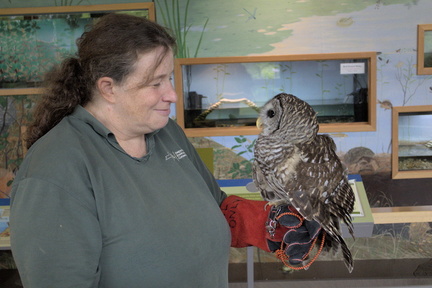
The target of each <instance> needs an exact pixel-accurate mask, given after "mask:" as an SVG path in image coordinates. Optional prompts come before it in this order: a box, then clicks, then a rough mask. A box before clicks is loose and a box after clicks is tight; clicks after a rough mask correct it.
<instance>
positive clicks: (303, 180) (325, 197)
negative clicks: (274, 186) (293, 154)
mask: <svg viewBox="0 0 432 288" xmlns="http://www.w3.org/2000/svg"><path fill="white" fill-rule="evenodd" d="M335 147H336V145H335V143H334V141H333V139H332V138H330V137H329V136H327V135H318V136H317V137H316V139H315V140H314V141H313V143H312V144H311V143H309V144H308V145H299V150H300V151H301V152H300V153H301V159H302V160H301V161H300V162H299V164H298V165H297V168H296V170H297V171H296V179H294V180H293V181H290V182H289V183H287V187H286V191H287V193H288V194H289V195H290V199H291V202H292V203H293V205H294V207H296V209H297V210H299V213H300V214H302V215H303V217H305V218H306V219H308V220H311V219H314V220H316V221H318V222H320V223H327V222H329V221H330V219H331V218H332V217H337V218H339V219H342V220H344V221H345V222H348V223H350V221H348V220H349V219H350V213H351V212H352V210H353V207H354V193H353V191H352V189H351V186H350V185H349V183H348V178H347V174H346V169H345V168H344V166H343V164H342V163H341V161H340V160H339V158H338V156H337V155H336V152H335Z"/></svg>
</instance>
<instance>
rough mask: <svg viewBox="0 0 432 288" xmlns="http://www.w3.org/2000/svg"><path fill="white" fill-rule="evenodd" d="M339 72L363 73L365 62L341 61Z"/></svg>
mask: <svg viewBox="0 0 432 288" xmlns="http://www.w3.org/2000/svg"><path fill="white" fill-rule="evenodd" d="M340 73H341V74H364V73H365V63H341V64H340Z"/></svg>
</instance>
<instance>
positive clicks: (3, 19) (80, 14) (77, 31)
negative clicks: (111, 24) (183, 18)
mask: <svg viewBox="0 0 432 288" xmlns="http://www.w3.org/2000/svg"><path fill="white" fill-rule="evenodd" d="M109 12H116V13H128V14H133V15H137V16H142V17H147V18H150V19H154V3H132V4H112V5H86V6H56V7H33V8H10V9H2V10H1V11H0V39H1V46H2V47H1V53H0V71H1V73H0V88H28V87H38V86H40V83H41V81H42V80H43V79H42V77H43V75H44V74H45V73H46V72H47V71H48V70H49V69H51V68H52V66H53V65H54V64H56V63H58V62H60V61H61V60H62V59H63V58H65V57H66V56H67V55H72V54H74V53H75V52H76V44H75V41H76V39H77V38H78V37H80V36H81V34H82V33H83V32H84V28H85V26H86V25H88V24H89V23H92V22H93V21H95V20H97V19H98V18H99V17H101V16H102V15H104V14H106V13H109Z"/></svg>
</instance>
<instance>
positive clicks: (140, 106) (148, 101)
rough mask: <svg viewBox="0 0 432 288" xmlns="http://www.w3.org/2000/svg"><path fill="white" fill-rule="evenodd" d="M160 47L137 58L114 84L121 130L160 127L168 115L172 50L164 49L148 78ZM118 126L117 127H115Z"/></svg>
mask: <svg viewBox="0 0 432 288" xmlns="http://www.w3.org/2000/svg"><path fill="white" fill-rule="evenodd" d="M163 51H164V50H163V48H162V47H160V48H157V49H156V50H154V51H153V52H150V53H147V54H144V55H142V56H140V57H139V58H138V61H137V62H136V64H135V70H134V71H133V72H132V73H131V74H130V75H129V76H128V77H127V78H126V79H125V81H123V83H121V84H120V85H115V87H114V93H115V98H116V103H115V105H114V109H115V112H116V113H115V115H116V117H117V118H118V119H116V120H115V121H116V122H117V123H121V129H122V130H123V132H122V133H126V134H128V135H130V136H132V137H133V136H140V135H144V134H147V133H150V132H153V131H155V130H158V129H160V128H163V127H164V126H165V125H166V124H167V122H168V118H169V115H170V111H171V110H170V106H171V103H175V102H176V101H177V95H176V92H175V90H174V87H173V85H172V83H171V80H172V73H173V70H174V57H173V53H172V52H168V53H166V55H165V56H164V58H163V59H162V62H161V63H160V65H159V66H158V67H157V69H156V71H154V72H155V73H154V76H153V77H151V79H150V81H148V73H150V71H151V68H152V67H153V65H154V63H155V61H157V59H160V55H161V53H163ZM118 128H120V127H118Z"/></svg>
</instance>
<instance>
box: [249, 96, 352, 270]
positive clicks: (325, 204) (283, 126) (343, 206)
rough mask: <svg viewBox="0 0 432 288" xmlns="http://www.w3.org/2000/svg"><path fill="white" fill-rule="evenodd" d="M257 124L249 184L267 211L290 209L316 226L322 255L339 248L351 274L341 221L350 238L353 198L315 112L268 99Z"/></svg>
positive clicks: (294, 102) (288, 99)
mask: <svg viewBox="0 0 432 288" xmlns="http://www.w3.org/2000/svg"><path fill="white" fill-rule="evenodd" d="M259 119H260V121H261V128H262V131H261V133H260V135H259V136H258V139H257V141H256V144H255V151H254V154H255V161H254V171H253V178H254V182H255V185H256V186H257V187H258V189H259V190H260V193H261V195H262V196H263V198H264V199H265V200H267V201H269V204H271V205H279V204H282V203H284V204H291V205H292V206H294V208H296V209H297V210H298V212H299V213H300V214H301V215H302V216H303V217H304V218H305V219H306V220H315V221H317V222H318V223H319V224H320V226H321V227H322V228H323V230H324V231H325V232H326V235H327V236H326V237H327V238H326V241H325V248H326V250H327V251H329V250H332V251H333V252H336V251H338V250H339V247H340V248H342V252H343V257H344V262H345V265H346V266H347V268H348V270H349V271H350V272H351V271H352V269H353V260H352V256H351V252H350V250H349V248H348V247H347V245H346V243H345V241H344V239H343V238H342V236H341V231H340V221H343V222H344V223H345V224H346V225H347V226H348V230H349V232H350V233H351V235H352V236H353V237H354V233H353V226H352V223H351V215H350V213H351V212H352V211H353V207H354V199H355V196H354V192H353V191H352V189H351V186H350V185H349V183H348V179H347V171H346V169H345V167H344V166H343V164H342V163H341V161H340V160H339V158H338V156H337V155H336V152H335V149H336V145H335V143H334V141H333V139H332V138H331V137H330V136H328V135H323V134H317V133H318V121H317V117H316V112H315V111H314V110H313V109H312V107H311V106H310V105H309V104H307V103H306V102H304V101H302V100H300V99H299V98H297V97H296V96H293V95H289V94H285V93H281V94H278V95H276V96H275V97H273V98H272V99H271V100H270V101H268V102H267V103H266V104H265V105H264V106H263V108H262V109H261V111H260V117H259Z"/></svg>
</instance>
